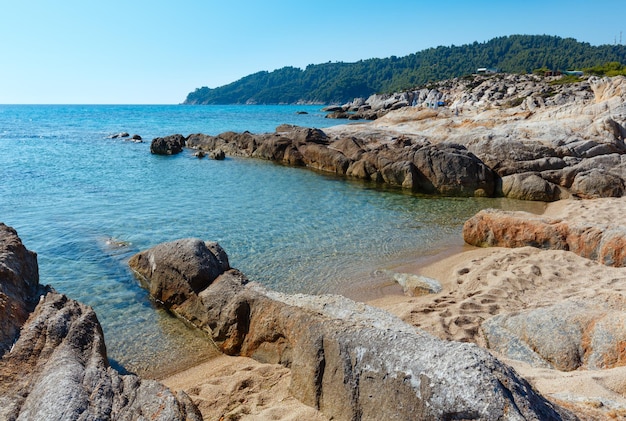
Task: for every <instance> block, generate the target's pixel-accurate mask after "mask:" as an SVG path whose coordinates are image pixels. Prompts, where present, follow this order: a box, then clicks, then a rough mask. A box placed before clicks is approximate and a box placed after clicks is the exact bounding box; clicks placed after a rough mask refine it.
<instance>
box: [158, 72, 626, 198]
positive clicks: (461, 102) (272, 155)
mask: <svg viewBox="0 0 626 421" xmlns="http://www.w3.org/2000/svg"><path fill="white" fill-rule="evenodd" d="M509 78H514V77H513V76H509V77H505V76H502V77H501V78H499V79H487V80H485V81H484V82H482V83H481V84H479V85H478V86H477V87H475V88H474V90H473V91H471V92H469V93H466V94H465V96H461V97H459V98H458V99H456V100H455V102H453V103H452V105H453V106H454V108H455V109H457V110H458V109H461V110H462V115H456V112H453V111H452V108H451V106H450V107H442V108H440V109H439V110H436V109H432V108H430V109H423V108H422V107H408V108H404V109H400V110H397V111H394V112H390V113H389V114H387V115H386V116H384V117H382V118H380V119H378V120H377V121H374V122H370V123H367V124H357V125H342V126H336V127H333V128H329V129H326V130H324V131H322V130H319V129H310V128H302V127H295V126H288V125H283V126H279V127H278V128H277V129H276V131H275V132H274V133H266V134H252V133H249V132H243V133H233V132H226V133H222V134H220V135H217V136H207V135H203V134H192V135H189V136H188V137H187V138H183V136H182V135H176V137H177V138H179V139H181V142H182V144H183V145H186V146H187V147H189V148H194V149H197V150H201V151H205V152H213V151H218V152H219V153H222V152H224V153H225V154H227V155H233V156H244V157H254V158H261V159H268V160H272V161H276V162H280V163H283V164H287V165H296V166H306V167H309V168H312V169H316V170H321V171H327V172H332V173H335V174H339V175H344V176H347V177H355V178H359V179H363V180H369V181H374V182H377V183H385V184H388V185H391V186H398V187H402V188H405V189H409V190H412V191H415V192H419V193H427V194H443V195H456V196H505V197H509V198H513V199H521V200H540V201H555V200H559V199H563V198H569V197H580V198H598V197H619V196H622V195H623V194H624V191H625V189H626V157H625V152H626V145H625V144H624V138H625V137H626V78H624V77H615V78H604V79H600V78H590V79H589V80H587V81H585V82H580V83H579V84H577V85H576V86H578V87H574V86H571V85H565V86H563V85H556V87H550V88H549V89H553V90H558V93H556V94H554V95H547V94H546V93H545V92H544V89H548V88H546V87H545V86H543V85H542V84H541V83H540V80H535V78H533V77H532V76H527V77H526V79H523V78H522V77H521V76H517V77H515V78H514V79H513V80H514V81H517V83H518V84H519V86H518V85H513V86H510V87H509V89H508V90H507V92H509V93H508V94H507V95H508V96H506V95H504V94H503V95H504V96H502V97H501V98H500V95H496V94H495V93H496V92H499V93H501V94H502V92H503V90H504V87H505V86H507V82H509V81H510V79H509ZM520 78H521V79H522V80H524V83H521V82H520V81H519V80H518V79H520ZM494 84H495V86H494ZM455 86H456V85H455ZM462 86H463V85H461V87H462ZM455 89H456V90H459V89H461V88H460V87H456V88H455ZM461 90H462V89H461ZM437 92H439V91H437ZM455 92H456V91H455ZM477 92H482V94H480V95H479V94H478V93H477ZM550 92H552V91H550ZM440 93H441V92H439V93H433V92H432V91H429V93H428V94H426V92H423V95H421V96H418V98H422V97H424V99H423V101H425V102H430V101H431V100H433V101H434V100H440V99H443V101H444V102H446V101H449V100H450V99H449V98H447V97H446V96H445V95H444V96H440V95H439V94H440ZM511 95H517V96H516V97H521V96H524V98H525V99H524V100H523V101H522V102H520V103H519V105H515V106H512V107H506V108H503V106H502V104H503V103H506V104H509V102H508V101H509V100H508V99H507V98H508V97H509V96H511ZM485 97H487V98H488V99H485ZM494 97H496V98H500V99H493V98H494ZM155 141H156V139H155ZM180 148H181V149H182V146H180ZM168 150H169V149H168ZM166 153H167V152H166Z"/></svg>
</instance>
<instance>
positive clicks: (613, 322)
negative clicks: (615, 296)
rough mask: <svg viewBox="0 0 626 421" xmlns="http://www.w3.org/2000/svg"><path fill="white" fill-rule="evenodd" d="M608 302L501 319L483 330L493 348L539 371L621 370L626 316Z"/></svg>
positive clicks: (569, 305) (569, 304)
mask: <svg viewBox="0 0 626 421" xmlns="http://www.w3.org/2000/svg"><path fill="white" fill-rule="evenodd" d="M605 298H606V297H600V299H587V300H586V301H580V300H567V301H564V302H561V303H558V304H554V305H551V306H548V307H544V308H539V309H534V310H529V311H523V312H520V313H512V314H503V315H498V316H495V317H493V318H491V319H488V320H486V321H485V322H483V324H482V326H481V330H482V332H483V334H484V335H485V338H486V340H487V343H488V344H489V348H491V349H493V350H495V351H497V352H498V353H500V354H501V355H505V356H506V357H508V358H512V359H516V360H520V361H525V362H527V363H528V364H530V365H532V366H533V367H539V368H552V369H557V370H561V371H572V370H577V369H582V368H584V369H590V370H599V369H606V368H613V367H617V366H621V365H623V355H622V345H621V344H623V343H624V341H626V327H625V325H624V321H625V320H626V313H624V312H623V311H618V310H614V309H610V308H607V305H606V301H605Z"/></svg>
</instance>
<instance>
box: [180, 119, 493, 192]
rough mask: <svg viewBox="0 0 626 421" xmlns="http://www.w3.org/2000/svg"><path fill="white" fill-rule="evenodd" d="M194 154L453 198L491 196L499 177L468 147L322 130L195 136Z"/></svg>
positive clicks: (281, 129)
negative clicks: (367, 138) (199, 152)
mask: <svg viewBox="0 0 626 421" xmlns="http://www.w3.org/2000/svg"><path fill="white" fill-rule="evenodd" d="M187 146H188V147H190V148H195V149H200V150H207V151H214V150H222V151H224V152H226V153H227V154H230V155H234V156H245V157H253V158H261V159H268V160H272V161H276V162H280V163H284V164H288V165H296V166H306V167H309V168H313V169H316V170H321V171H326V172H331V173H335V174H339V175H344V176H348V177H355V178H359V179H363V180H371V181H376V182H381V183H386V184H389V185H392V186H398V187H402V188H405V189H409V190H412V191H415V192H421V193H429V194H443V195H450V196H492V195H493V194H494V191H495V175H494V173H493V172H492V171H491V170H490V169H489V168H488V167H487V166H486V165H484V164H483V162H482V161H481V160H480V159H478V158H477V157H476V156H475V155H474V154H472V153H471V152H469V151H468V150H467V149H466V148H465V147H463V146H461V145H458V144H452V143H442V144H437V145H433V144H430V143H429V142H423V141H418V140H413V139H410V138H398V139H396V140H395V141H394V142H389V143H373V142H368V141H364V140H362V139H359V138H354V137H345V138H339V139H331V138H329V137H328V136H327V135H326V133H324V132H323V131H321V130H318V129H309V128H303V127H296V126H286V125H284V126H280V127H278V128H277V129H276V132H275V133H271V134H263V135H253V134H251V133H247V132H245V133H240V134H237V133H232V132H228V133H223V134H220V135H218V136H207V135H203V134H193V135H190V136H189V137H188V138H187Z"/></svg>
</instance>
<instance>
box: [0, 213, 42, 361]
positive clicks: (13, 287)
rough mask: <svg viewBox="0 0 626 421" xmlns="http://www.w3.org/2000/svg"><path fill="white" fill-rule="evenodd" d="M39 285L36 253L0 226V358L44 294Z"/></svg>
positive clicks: (4, 226) (3, 226) (12, 232)
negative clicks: (40, 295)
mask: <svg viewBox="0 0 626 421" xmlns="http://www.w3.org/2000/svg"><path fill="white" fill-rule="evenodd" d="M45 291H46V290H45V288H43V287H41V286H40V285H39V268H38V266H37V254H36V253H33V252H32V251H29V250H27V249H26V247H24V245H23V244H22V241H21V240H20V238H19V237H18V235H17V232H16V231H15V230H14V229H13V228H11V227H8V226H6V225H5V224H2V223H0V356H1V355H2V354H4V353H5V352H6V351H8V350H9V349H10V348H11V346H12V345H13V342H14V341H15V339H16V338H17V336H18V334H19V331H20V328H21V327H22V325H23V324H24V323H25V322H26V320H27V319H28V316H29V314H30V313H31V312H32V311H33V310H34V308H35V306H36V304H37V302H38V301H39V294H44V293H45Z"/></svg>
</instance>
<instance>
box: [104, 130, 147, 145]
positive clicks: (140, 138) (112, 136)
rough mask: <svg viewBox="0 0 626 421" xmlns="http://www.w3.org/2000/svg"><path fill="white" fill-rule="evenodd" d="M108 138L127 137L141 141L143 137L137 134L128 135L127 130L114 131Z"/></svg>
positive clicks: (136, 141)
mask: <svg viewBox="0 0 626 421" xmlns="http://www.w3.org/2000/svg"><path fill="white" fill-rule="evenodd" d="M108 138H109V139H127V140H130V141H133V142H135V143H142V142H143V138H142V137H141V136H139V135H138V134H134V135H132V136H131V135H130V134H129V133H128V132H121V133H115V134H112V135H110V136H109V137H108Z"/></svg>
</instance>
